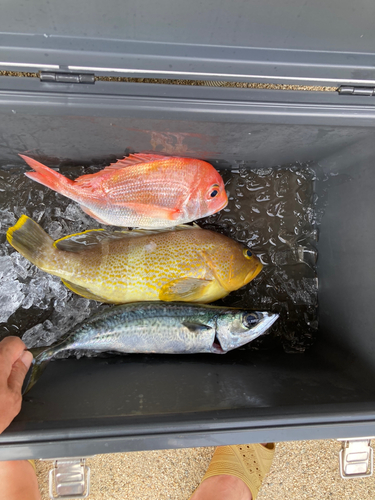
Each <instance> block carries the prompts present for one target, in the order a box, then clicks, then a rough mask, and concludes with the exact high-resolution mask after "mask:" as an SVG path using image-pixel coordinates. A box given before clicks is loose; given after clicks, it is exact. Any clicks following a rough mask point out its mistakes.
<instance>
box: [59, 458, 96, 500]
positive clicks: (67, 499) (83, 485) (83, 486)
mask: <svg viewBox="0 0 375 500" xmlns="http://www.w3.org/2000/svg"><path fill="white" fill-rule="evenodd" d="M89 493H90V468H89V467H87V465H86V461H85V459H84V458H60V459H58V460H55V461H54V466H53V469H51V470H50V471H49V496H50V498H51V499H52V500H57V499H64V500H71V499H77V498H87V497H88V495H89Z"/></svg>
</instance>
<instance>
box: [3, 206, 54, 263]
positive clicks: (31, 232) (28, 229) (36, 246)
mask: <svg viewBox="0 0 375 500" xmlns="http://www.w3.org/2000/svg"><path fill="white" fill-rule="evenodd" d="M7 240H8V242H9V243H10V244H11V245H12V247H13V248H15V249H16V250H17V251H18V252H19V253H20V254H21V255H23V256H24V257H25V258H26V259H27V260H29V261H30V262H31V263H32V264H35V265H36V266H38V267H40V268H41V269H43V268H44V267H45V265H46V263H47V260H48V258H49V256H50V255H51V253H54V252H58V250H57V249H56V248H54V247H53V239H52V238H51V237H50V236H48V234H47V233H46V232H45V231H44V230H43V229H42V228H41V227H40V226H39V224H37V223H36V222H34V221H33V220H32V219H30V217H27V215H22V216H21V217H20V218H19V219H18V221H17V223H16V224H15V225H14V226H13V227H10V228H9V229H8V231H7Z"/></svg>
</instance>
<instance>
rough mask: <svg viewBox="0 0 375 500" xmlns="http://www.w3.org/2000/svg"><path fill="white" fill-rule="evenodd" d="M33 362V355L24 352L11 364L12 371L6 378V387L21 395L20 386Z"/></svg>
mask: <svg viewBox="0 0 375 500" xmlns="http://www.w3.org/2000/svg"><path fill="white" fill-rule="evenodd" d="M32 360H33V355H32V354H31V352H30V351H25V352H24V353H23V354H22V356H21V357H20V358H19V359H18V360H17V361H16V362H15V363H14V364H13V366H12V371H11V373H10V375H9V378H8V387H9V389H11V390H12V391H14V392H19V393H21V390H22V384H23V381H24V380H25V377H26V373H27V372H28V370H29V368H30V365H31V363H32Z"/></svg>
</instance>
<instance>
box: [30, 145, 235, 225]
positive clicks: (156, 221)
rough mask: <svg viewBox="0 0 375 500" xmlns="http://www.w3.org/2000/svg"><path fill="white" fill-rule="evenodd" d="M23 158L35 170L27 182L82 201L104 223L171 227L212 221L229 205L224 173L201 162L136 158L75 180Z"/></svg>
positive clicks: (153, 157)
mask: <svg viewBox="0 0 375 500" xmlns="http://www.w3.org/2000/svg"><path fill="white" fill-rule="evenodd" d="M20 156H21V158H23V159H24V160H25V161H26V163H27V164H28V165H29V166H30V167H31V168H32V169H34V170H35V172H26V175H27V177H30V179H33V180H34V181H36V182H39V183H40V184H43V185H44V186H48V187H49V188H51V189H53V190H54V191H57V192H58V193H60V194H62V195H64V196H66V197H68V198H70V199H72V200H74V201H76V202H78V203H79V204H80V206H81V208H82V210H83V211H84V212H86V213H87V214H89V215H90V216H91V217H93V218H94V219H96V220H97V221H99V222H101V223H102V224H108V225H113V226H123V227H139V228H145V229H154V228H163V227H171V226H176V225H179V224H184V223H186V222H191V221H193V220H196V219H200V218H201V217H207V216H208V215H211V214H214V213H216V212H218V211H219V210H221V209H222V208H224V207H225V206H226V205H227V203H228V198H227V195H226V192H225V188H224V182H223V179H222V178H221V176H220V174H219V173H218V172H217V171H216V170H215V169H214V167H213V166H212V165H210V164H209V163H207V162H205V161H202V160H194V159H192V158H179V157H169V156H158V155H150V154H134V155H130V156H128V157H126V158H124V159H122V160H118V161H117V162H116V163H112V164H111V165H109V166H108V167H106V168H105V169H104V170H102V171H100V172H98V173H96V174H89V175H82V176H81V177H78V178H77V179H75V180H74V181H72V180H70V179H67V178H66V177H64V176H63V175H61V174H59V173H58V172H56V171H55V170H52V169H51V168H48V167H46V166H45V165H43V164H42V163H39V162H38V161H36V160H33V159H32V158H29V157H28V156H24V155H20Z"/></svg>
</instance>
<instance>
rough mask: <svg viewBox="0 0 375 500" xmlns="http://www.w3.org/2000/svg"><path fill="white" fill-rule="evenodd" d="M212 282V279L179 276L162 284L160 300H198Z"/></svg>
mask: <svg viewBox="0 0 375 500" xmlns="http://www.w3.org/2000/svg"><path fill="white" fill-rule="evenodd" d="M211 283H212V280H205V279H200V278H179V279H176V280H173V281H170V282H169V283H167V284H166V285H164V286H162V288H161V289H160V292H159V300H164V301H167V302H170V301H179V300H183V301H188V300H196V299H199V297H200V296H201V295H203V293H204V290H205V288H206V287H207V286H208V285H210V284H211Z"/></svg>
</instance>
